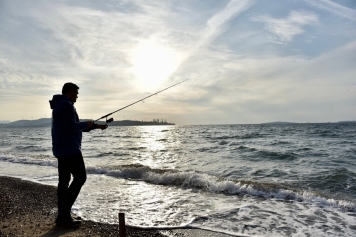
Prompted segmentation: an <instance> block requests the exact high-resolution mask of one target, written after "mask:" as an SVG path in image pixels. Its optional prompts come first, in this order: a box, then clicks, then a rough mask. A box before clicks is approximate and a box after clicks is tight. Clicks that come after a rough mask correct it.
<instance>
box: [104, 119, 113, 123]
mask: <svg viewBox="0 0 356 237" xmlns="http://www.w3.org/2000/svg"><path fill="white" fill-rule="evenodd" d="M105 120H106V121H105V123H106V124H108V123H111V122H112V121H114V118H110V119H108V118H105Z"/></svg>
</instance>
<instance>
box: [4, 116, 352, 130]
mask: <svg viewBox="0 0 356 237" xmlns="http://www.w3.org/2000/svg"><path fill="white" fill-rule="evenodd" d="M51 120H52V119H51V118H41V119H37V120H18V121H14V122H9V123H0V128H13V127H24V128H25V127H26V128H28V127H50V126H51ZM88 120H92V119H81V120H80V121H82V122H83V121H88ZM96 123H97V124H105V122H104V121H97V122H96ZM354 123H356V120H353V121H351V120H350V121H338V122H284V121H275V122H265V123H251V124H239V123H235V124H187V125H185V126H209V125H214V126H224V125H288V124H354ZM108 125H109V126H175V125H176V124H175V123H169V122H158V121H157V120H156V121H138V120H119V121H113V122H111V123H109V124H108Z"/></svg>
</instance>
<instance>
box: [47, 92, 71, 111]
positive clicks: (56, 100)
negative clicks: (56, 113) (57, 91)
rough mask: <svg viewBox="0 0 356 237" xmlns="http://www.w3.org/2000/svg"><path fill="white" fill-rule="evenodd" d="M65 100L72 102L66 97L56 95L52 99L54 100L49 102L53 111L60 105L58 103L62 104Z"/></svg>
mask: <svg viewBox="0 0 356 237" xmlns="http://www.w3.org/2000/svg"><path fill="white" fill-rule="evenodd" d="M65 100H66V101H69V102H70V100H69V99H68V97H67V96H65V95H54V96H53V98H52V100H50V101H49V104H50V106H51V109H54V107H56V105H57V104H58V102H60V101H65ZM71 103H72V102H71Z"/></svg>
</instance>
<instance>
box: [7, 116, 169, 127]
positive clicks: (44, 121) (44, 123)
mask: <svg viewBox="0 0 356 237" xmlns="http://www.w3.org/2000/svg"><path fill="white" fill-rule="evenodd" d="M88 120H91V119H81V120H80V121H82V122H83V121H88ZM51 123H52V119H51V118H41V119H37V120H18V121H15V122H11V123H5V124H0V127H4V128H12V127H50V126H51ZM96 123H97V124H105V122H103V121H97V122H96ZM108 125H109V126H174V125H175V124H174V123H168V122H166V121H164V122H163V121H161V122H159V121H158V120H154V121H137V120H119V121H113V122H111V123H109V124H108Z"/></svg>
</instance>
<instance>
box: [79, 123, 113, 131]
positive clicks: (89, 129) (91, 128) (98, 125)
mask: <svg viewBox="0 0 356 237" xmlns="http://www.w3.org/2000/svg"><path fill="white" fill-rule="evenodd" d="M89 122H91V123H92V126H91V127H88V128H86V129H84V130H83V132H90V131H91V130H94V129H99V128H100V129H101V130H104V129H106V128H107V127H108V125H107V124H95V123H94V122H93V121H87V123H89ZM88 126H89V125H88Z"/></svg>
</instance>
